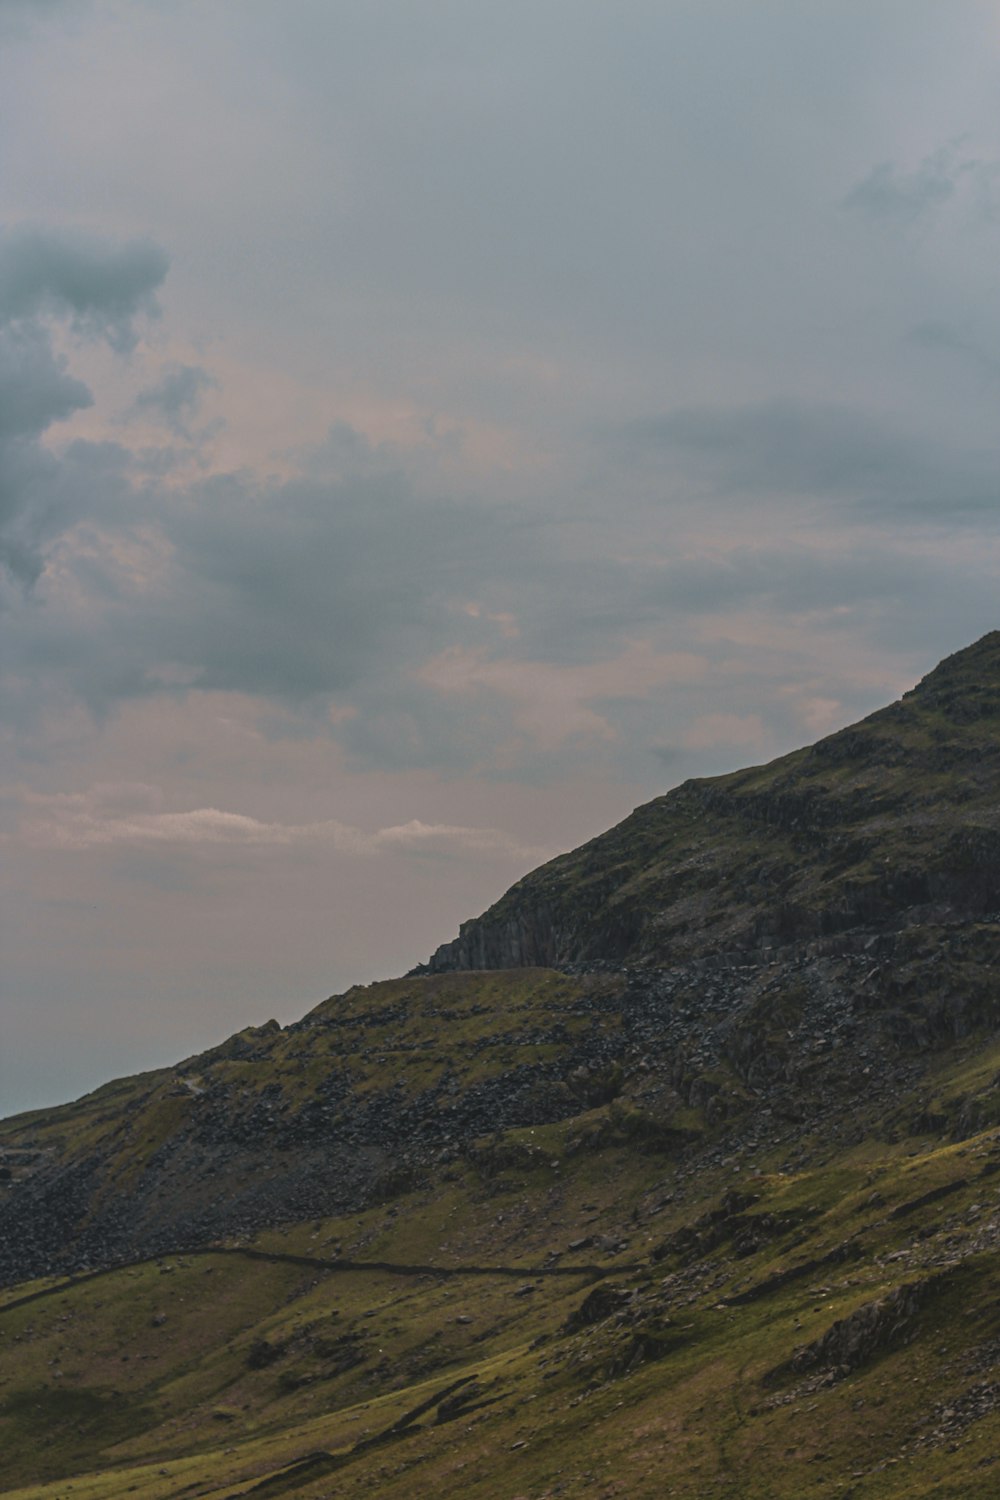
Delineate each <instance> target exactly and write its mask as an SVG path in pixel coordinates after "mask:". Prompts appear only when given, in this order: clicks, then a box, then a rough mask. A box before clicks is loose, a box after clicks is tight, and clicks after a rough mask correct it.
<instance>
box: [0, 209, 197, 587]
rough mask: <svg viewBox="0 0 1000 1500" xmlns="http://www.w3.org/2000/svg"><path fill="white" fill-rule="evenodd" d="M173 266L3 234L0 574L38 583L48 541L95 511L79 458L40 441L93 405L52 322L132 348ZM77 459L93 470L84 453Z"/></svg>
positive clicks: (39, 236)
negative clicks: (88, 502)
mask: <svg viewBox="0 0 1000 1500" xmlns="http://www.w3.org/2000/svg"><path fill="white" fill-rule="evenodd" d="M167 264H168V262H167V257H166V256H165V255H164V253H163V251H161V250H159V249H158V248H157V247H156V246H154V245H150V244H146V243H134V244H130V245H124V246H115V245H112V244H101V243H99V242H97V241H95V240H92V239H89V238H86V237H84V236H80V235H77V234H66V233H58V234H56V233H51V232H49V231H43V230H39V229H33V228H28V227H20V228H16V229H13V230H9V231H7V232H6V233H4V234H3V235H0V570H3V569H6V571H7V572H8V574H9V575H11V576H12V577H14V578H15V579H17V580H19V581H20V582H22V583H31V582H33V581H34V580H35V579H36V578H37V577H38V574H39V572H40V570H41V567H42V548H43V546H44V544H45V543H46V542H47V541H51V540H52V538H53V537H55V536H57V535H58V534H59V532H60V531H61V530H62V529H63V528H64V527H65V526H67V525H70V524H72V522H73V521H74V519H77V518H79V517H82V516H85V515H87V514H88V511H87V509H86V508H85V506H84V505H83V503H82V502H83V501H84V500H85V498H86V495H87V491H88V485H87V483H86V475H85V474H83V475H81V476H80V483H79V485H76V484H74V482H73V481H74V473H73V470H74V462H73V454H70V455H69V456H68V459H67V460H65V461H63V462H58V461H57V460H56V459H55V458H54V457H53V455H52V454H51V453H50V452H49V451H48V450H47V449H46V448H45V447H43V446H42V445H41V443H40V441H39V440H40V439H41V438H42V437H43V436H44V434H45V433H46V432H47V430H48V429H49V428H50V427H51V426H52V424H53V423H55V422H58V421H61V420H63V419H65V418H67V417H70V416H72V414H73V413H74V412H76V411H80V410H82V409H83V408H85V407H87V406H90V405H91V404H92V397H91V394H90V391H89V390H88V388H87V387H86V386H85V385H84V384H83V383H82V381H80V380H77V379H76V378H75V377H74V376H73V375H71V374H70V373H69V372H68V370H67V367H66V361H65V358H64V357H63V356H62V355H61V354H59V353H57V352H56V351H55V349H54V347H53V343H52V335H51V330H50V326H49V325H50V320H53V319H55V320H59V321H63V322H68V323H69V324H70V326H71V327H72V329H73V331H74V332H75V333H76V334H77V335H78V336H79V337H81V338H84V339H103V340H105V341H107V342H108V343H109V344H110V345H111V346H112V348H114V349H116V350H117V351H119V352H123V351H127V350H129V349H131V348H133V347H134V345H135V341H136V331H135V320H136V318H137V317H138V316H140V315H142V314H146V315H148V314H151V313H155V311H156V303H155V293H156V289H157V288H158V287H159V285H160V283H161V282H162V281H163V278H164V276H165V275H166V271H167ZM94 457H95V455H91V456H90V460H92V459H93V458H94ZM76 458H77V460H78V461H80V462H82V465H83V468H84V470H86V469H87V468H92V467H93V464H92V462H91V461H90V460H84V459H83V455H82V453H81V451H80V450H77V452H76ZM98 462H99V463H100V464H102V465H103V463H104V457H101V458H100V459H99V460H98Z"/></svg>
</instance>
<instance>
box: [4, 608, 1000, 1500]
mask: <svg viewBox="0 0 1000 1500" xmlns="http://www.w3.org/2000/svg"><path fill="white" fill-rule="evenodd" d="M998 796H1000V635H997V634H994V635H990V636H987V637H985V638H984V640H983V641H981V642H979V643H978V644H977V645H976V646H974V647H971V648H969V650H968V651H965V652H960V653H959V654H958V655H957V656H955V657H952V658H950V659H949V660H948V661H946V662H944V663H942V664H941V666H940V667H939V668H937V669H936V670H935V671H934V672H932V673H931V674H930V675H929V676H928V677H927V678H925V679H924V681H923V682H922V683H921V684H920V686H919V687H918V688H917V689H915V690H914V692H913V693H911V694H908V695H907V697H906V698H904V699H903V701H902V702H901V703H899V704H896V705H893V706H892V707H891V708H888V709H885V710H882V711H881V712H880V713H878V714H874V715H872V716H871V717H870V718H869V719H867V720H865V721H864V722H863V723H862V724H860V725H858V726H856V727H855V728H853V729H850V730H845V731H842V732H841V733H840V734H838V735H833V736H831V737H829V738H828V739H826V740H824V741H822V742H820V744H818V745H817V746H815V747H813V748H812V749H810V750H803V751H799V752H796V753H795V754H794V755H791V756H787V757H784V758H783V759H782V760H779V761H776V762H774V763H773V764H772V765H770V766H767V767H763V768H757V769H754V770H750V771H745V772H740V773H738V774H736V775H734V776H728V777H720V778H715V779H713V780H711V781H700V782H691V783H687V784H686V785H685V786H684V787H681V788H678V789H677V790H676V791H675V792H672V793H670V794H668V795H667V796H666V797H663V798H660V799H658V800H657V801H656V802H653V803H651V804H650V805H649V806H648V807H645V808H640V809H638V811H637V812H636V813H634V814H633V815H632V817H631V818H630V819H627V820H626V821H625V823H623V824H621V825H620V826H619V827H618V828H616V829H614V830H612V831H611V832H610V833H609V834H606V835H604V836H603V837H602V838H600V839H597V840H594V841H593V842H592V843H591V844H589V845H587V846H585V847H584V848H583V849H581V850H577V851H576V852H575V853H573V854H570V855H566V856H564V857H563V858H562V859H560V860H556V861H554V862H553V863H552V864H550V865H547V866H545V867H544V868H543V869H542V870H539V871H536V872H535V873H534V874H533V875H531V876H529V877H527V879H526V880H524V881H522V882H520V883H519V885H517V886H515V887H514V888H513V890H512V891H510V892H508V894H507V895H506V896H505V897H504V898H503V899H502V900H501V901H500V902H498V903H497V905H496V906H495V907H494V908H492V909H491V911H490V912H487V913H486V914H485V915H484V916H483V917H482V918H480V919H478V921H477V922H473V923H469V924H466V925H465V927H464V928H463V930H462V934H461V936H460V938H459V939H458V940H457V941H456V942H455V943H453V944H450V945H446V947H445V948H444V949H441V950H439V951H438V953H437V954H436V955H435V957H434V959H433V960H432V963H431V965H430V966H427V967H426V968H425V969H424V970H423V971H422V972H415V973H414V974H413V975H410V976H407V977H406V978H404V979H400V980H392V981H387V982H385V983H383V984H377V985H371V986H368V987H365V988H358V989H355V990H352V991H350V992H348V994H346V995H343V996H337V997H333V998H332V999H330V1000H328V1001H325V1002H324V1003H323V1004H322V1005H320V1006H318V1007H317V1008H316V1009H315V1010H314V1011H312V1012H311V1013H310V1014H309V1015H308V1016H306V1017H305V1018H304V1019H303V1020H302V1021H301V1022H298V1023H297V1024H295V1025H293V1026H289V1027H286V1028H281V1027H280V1026H278V1025H277V1024H276V1023H274V1022H270V1023H268V1024H267V1025H266V1026H262V1027H250V1028H248V1029H247V1030H246V1031H244V1032H241V1033H240V1034H238V1035H237V1036H235V1037H233V1038H231V1039H230V1040H229V1041H228V1042H226V1043H224V1044H223V1045H222V1046H221V1047H217V1048H214V1049H212V1050H210V1051H209V1052H207V1053H203V1054H201V1055H199V1056H197V1057H192V1058H189V1059H187V1060H186V1061H185V1062H183V1063H181V1064H179V1065H178V1066H177V1067H176V1068H173V1069H164V1070H161V1071H159V1072H157V1073H151V1074H146V1075H142V1076H140V1077H138V1078H134V1079H124V1080H119V1081H118V1082H117V1083H114V1084H109V1085H108V1086H106V1087H105V1088H104V1089H100V1090H98V1091H97V1092H96V1093H95V1094H93V1095H90V1096H88V1097H87V1098H85V1099H82V1100H79V1101H77V1102H76V1103H75V1104H72V1105H67V1106H64V1107H62V1108H59V1109H53V1110H46V1111H39V1112H36V1113H35V1114H32V1115H27V1116H21V1117H18V1118H15V1119H13V1120H9V1121H5V1122H0V1280H2V1281H3V1282H5V1283H6V1284H7V1288H8V1289H7V1290H6V1291H5V1292H2V1293H0V1452H2V1453H3V1455H4V1459H3V1465H2V1472H3V1478H2V1479H0V1490H2V1492H3V1493H10V1494H16V1495H18V1496H21V1497H22V1500H29V1497H30V1500H57V1497H58V1500H65V1497H66V1496H67V1495H68V1494H69V1492H70V1489H72V1495H73V1497H74V1500H79V1497H80V1496H85V1497H88V1500H114V1497H118V1496H123V1497H124V1496H125V1495H136V1496H138V1497H139V1500H143V1497H148V1500H168V1497H171V1500H173V1497H176V1496H181V1495H184V1496H189V1497H192V1500H193V1497H195V1496H214V1497H217V1500H224V1497H227V1500H228V1497H235V1496H237V1495H244V1494H258V1495H261V1496H264V1497H266V1496H269V1495H274V1496H279V1495H295V1496H301V1497H303V1500H321V1497H324V1496H330V1495H333V1494H336V1495H337V1496H341V1495H350V1494H357V1495H359V1496H360V1495H372V1494H376V1495H379V1496H386V1497H398V1500H412V1496H413V1495H414V1494H431V1493H434V1494H440V1495H441V1496H442V1497H447V1496H456V1497H458V1496H459V1495H461V1496H462V1497H467V1496H468V1497H482V1500H514V1497H515V1496H523V1495H530V1496H532V1497H533V1500H542V1497H547V1496H555V1495H563V1496H569V1495H572V1496H573V1497H574V1500H575V1497H578V1496H579V1497H583V1500H591V1497H593V1500H597V1497H602V1500H607V1497H610V1496H612V1495H622V1496H628V1497H630V1500H631V1497H640V1500H643V1497H647V1496H648V1497H650V1500H652V1497H653V1496H656V1497H659V1496H661V1495H663V1494H664V1493H673V1494H675V1495H678V1496H686V1497H690V1500H703V1497H706V1496H732V1497H734V1500H735V1497H737V1496H738V1497H740V1500H744V1497H748V1496H750V1497H752V1496H759V1497H761V1500H764V1497H778V1500H782V1497H788V1500H792V1497H796V1500H797V1497H798V1496H800V1495H802V1494H803V1493H807V1492H808V1493H811V1494H815V1495H817V1496H824V1497H829V1500H834V1497H837V1500H844V1497H846V1496H847V1495H850V1496H852V1497H862V1496H864V1497H868V1496H870V1497H872V1500H875V1497H900V1500H902V1497H904V1496H905V1497H910V1496H918V1497H920V1496H928V1497H930V1496H931V1495H933V1496H934V1497H936V1500H941V1497H954V1500H960V1497H961V1500H965V1497H983V1500H985V1497H992V1496H994V1495H995V1494H996V1493H997V1485H998V1483H1000V1480H998V1474H1000V1258H998V1242H1000V1197H998V1191H997V1189H998V1184H1000V1036H998V1027H1000V985H998V981H997V974H998V960H1000V917H998V916H997V908H998V907H1000V890H998V883H1000V860H998V859H997V854H998V852H1000V847H998V844H997V839H998V829H1000V818H998V811H997V809H998V806H1000V803H998ZM543 959H544V960H545V964H546V965H548V966H543V965H542V964H541V960H543ZM473 964H478V965H480V967H479V968H472V967H470V965H473ZM501 964H508V965H514V967H507V968H502V967H497V965H501ZM18 1486H20V1488H18Z"/></svg>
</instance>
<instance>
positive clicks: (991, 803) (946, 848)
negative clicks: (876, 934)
mask: <svg viewBox="0 0 1000 1500" xmlns="http://www.w3.org/2000/svg"><path fill="white" fill-rule="evenodd" d="M998 797H1000V632H996V631H994V632H992V633H991V634H989V635H987V636H984V637H983V639H982V640H980V641H978V642H977V643H976V644H975V645H974V646H970V647H968V648H967V649H966V650H964V651H960V652H958V653H957V654H956V655H954V656H951V657H949V658H948V659H947V660H946V661H943V662H942V663H941V664H940V666H938V667H937V668H935V670H934V671H933V672H931V673H930V674H929V676H927V677H926V678H924V680H923V681H922V682H921V683H920V684H919V686H918V687H916V688H915V689H914V690H913V691H912V692H911V693H907V694H906V696H905V697H904V698H903V699H902V701H901V702H899V703H894V704H892V705H891V706H890V707H888V708H884V709H882V710H880V711H879V712H878V713H874V714H872V715H871V716H870V717H869V718H867V719H864V720H863V721H862V722H861V723H860V724H856V725H854V726H853V727H852V728H849V729H843V730H841V731H840V732H839V733H837V734H833V735H830V736H829V737H828V738H826V739H823V740H820V741H819V743H818V744H816V745H813V746H811V747H810V748H808V749H804V750H798V751H795V752H794V753H793V754H791V755H786V756H783V757H782V758H781V759H780V760H776V761H774V762H772V763H771V764H770V765H767V766H763V767H757V768H755V769H752V770H747V771H738V772H736V773H734V774H733V775H730V776H721V777H713V778H711V779H709V780H701V781H697V780H696V781H687V782H685V783H684V785H683V786H680V787H678V788H676V790H674V791H672V792H669V793H667V795H666V796H664V797H658V798H657V799H656V800H655V801H653V802H650V803H648V804H647V805H646V806H644V807H640V808H638V809H637V810H636V811H635V812H634V813H632V815H631V816H630V817H628V818H626V819H625V821H624V822H623V823H620V824H619V825H618V827H617V828H613V829H612V830H611V831H610V832H609V833H606V834H604V835H602V836H601V837H599V838H596V839H593V840H591V842H590V843H588V844H584V845H583V847H582V848H580V849H576V850H574V851H573V853H571V854H565V855H562V856H561V857H559V858H558V859H554V860H552V861H551V862H550V863H549V864H547V865H544V866H543V867H542V868H541V869H539V870H536V871H534V873H532V874H531V875H528V876H526V877H525V878H524V879H523V880H521V881H519V882H518V884H517V885H515V886H513V887H512V889H511V890H509V891H508V892H507V894H506V895H505V896H503V897H502V898H501V900H500V901H498V902H497V903H496V905H495V906H492V907H491V908H490V909H489V911H487V912H486V913H485V914H484V915H483V916H482V917H479V918H477V919H475V920H473V921H470V922H466V923H464V924H463V926H462V929H461V933H460V935H459V937H458V938H457V939H456V940H455V941H454V942H451V943H446V944H444V945H443V946H442V947H441V948H439V949H438V950H437V952H436V953H435V954H434V956H433V957H432V958H431V960H430V962H429V964H428V965H427V968H428V970H429V971H431V972H441V971H444V970H448V969H483V968H509V967H512V966H516V965H520V964H555V965H561V964H573V963H581V962H583V963H586V962H593V961H605V962H611V963H615V964H637V963H638V964H649V965H663V964H669V963H673V962H675V961H678V960H684V959H689V958H691V957H695V956H699V955H705V954H715V955H717V954H719V953H721V952H730V953H732V954H734V955H736V954H739V955H745V954H748V953H751V954H752V953H753V952H755V951H757V950H759V949H761V948H762V947H764V948H766V947H772V946H775V945H779V944H784V943H787V942H789V941H793V940H801V939H823V938H826V937H829V936H831V935H838V936H841V937H842V935H844V934H847V933H850V932H852V931H865V930H873V929H876V928H877V929H878V930H879V931H880V932H885V931H886V930H889V929H898V928H900V927H902V926H905V925H912V924H914V923H916V922H924V921H926V920H931V921H935V922H942V921H951V920H966V919H968V918H970V917H973V916H976V915H982V914H984V913H989V912H992V911H993V910H995V909H996V907H997V906H998V905H1000V807H998Z"/></svg>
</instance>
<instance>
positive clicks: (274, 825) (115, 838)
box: [15, 785, 554, 863]
mask: <svg viewBox="0 0 1000 1500" xmlns="http://www.w3.org/2000/svg"><path fill="white" fill-rule="evenodd" d="M20 799H21V801H22V803H23V804H24V806H25V809H26V815H25V817H24V818H23V819H22V821H21V824H20V826H19V829H18V831H17V834H16V835H15V838H16V841H17V842H20V843H21V844H23V845H24V846H25V847H27V848H31V849H48V850H65V851H69V850H87V849H89V850H94V849H102V848H109V847H122V846H125V847H140V848H146V849H152V848H157V847H160V848H174V849H184V848H212V847H219V846H222V847H226V848H238V849H243V850H248V851H250V850H263V849H269V848H270V849H273V848H279V849H287V848H290V847H292V846H302V845H317V846H321V847H326V848H328V849H330V850H331V851H333V852H336V853H338V854H348V855H357V856H361V857H366V858H367V857H371V856H373V855H379V854H403V855H424V856H439V857H449V856H450V857H461V856H463V855H471V856H476V857H480V858H481V857H487V858H498V859H505V860H513V861H517V862H519V863H523V862H524V861H526V860H529V861H530V860H537V859H541V858H544V857H546V856H547V855H549V854H551V853H553V852H554V851H552V850H549V849H546V848H544V847H542V846H539V845H530V844H524V843H521V842H519V841H518V840H516V839H514V838H512V837H511V836H510V835H508V834H506V833H504V832H503V831H502V830H501V829H498V828H470V827H463V826H461V825H458V824H452V823H425V822H422V821H421V820H420V819H418V818H412V819H411V820H410V821H409V822H407V823H398V824H392V825H390V826H388V827H385V828H376V829H363V828H357V827H354V826H353V825H351V824H349V823H343V822H340V821H339V820H338V819H335V818H327V819H323V820H321V821H318V822H315V823H281V822H269V821H263V820H261V819H259V818H253V817H249V816H247V815H246V814H245V813H236V812H226V811H224V810H223V809H221V808H217V807H196V808H191V809H188V810H186V811H183V812H167V811H163V810H162V808H161V807H160V806H159V804H160V803H161V802H162V800H163V799H162V794H161V793H160V791H159V789H158V788H155V787H145V786H141V785H138V786H137V785H131V786H123V787H113V786H110V787H109V786H98V787H94V788H92V789H91V790H89V791H87V792H79V793H56V794H53V795H43V794H39V793H36V792H28V791H25V792H22V793H21V794H20Z"/></svg>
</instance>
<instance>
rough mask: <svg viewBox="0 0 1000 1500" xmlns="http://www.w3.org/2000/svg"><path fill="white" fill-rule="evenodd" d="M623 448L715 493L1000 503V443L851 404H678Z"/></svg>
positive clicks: (949, 507) (923, 504)
mask: <svg viewBox="0 0 1000 1500" xmlns="http://www.w3.org/2000/svg"><path fill="white" fill-rule="evenodd" d="M619 442H620V445H621V451H622V452H623V453H624V452H625V451H627V450H628V449H629V448H631V450H632V453H633V455H634V456H635V457H637V458H640V459H642V458H646V459H648V458H649V457H650V456H654V455H655V456H658V459H659V461H660V462H661V463H662V462H664V461H666V460H669V461H670V462H672V463H673V464H675V465H677V466H678V467H679V468H680V469H682V470H684V469H685V468H686V469H688V470H690V471H692V472H694V473H695V474H696V475H699V476H700V477H701V478H702V479H703V480H707V481H708V482H709V483H710V484H711V485H712V486H713V487H714V488H715V490H716V492H717V493H719V494H721V495H727V494H728V495H731V496H732V495H739V494H754V495H768V494H770V495H788V496H801V497H805V498H810V497H813V498H816V499H819V500H833V501H836V500H840V501H844V502H847V503H851V504H853V505H855V506H856V507H857V509H858V510H859V512H861V513H862V514H863V513H865V512H868V513H870V514H880V513H884V512H886V511H912V512H914V513H915V514H921V515H924V516H925V517H927V518H929V519H941V520H957V519H961V518H962V517H963V516H965V517H972V518H975V517H981V516H983V515H984V513H985V514H989V513H992V512H994V511H998V510H1000V450H998V449H996V448H995V447H990V448H985V449H979V450H976V449H960V448H958V447H957V446H955V445H954V444H951V443H949V442H947V441H945V440H943V439H939V440H935V439H934V438H933V437H932V436H930V435H928V434H926V433H912V432H906V431H901V430H898V429H897V428H896V427H894V426H892V425H891V424H890V423H888V422H886V421H882V420H880V419H879V418H877V417H874V416H869V415H867V414H866V413H864V412H860V411H855V410H852V409H851V408H850V407H842V406H834V405H826V404H808V403H806V402H800V401H792V400H774V401H767V402H759V403H754V404H751V405H745V406H737V407H722V408H715V407H700V408H693V409H687V410H685V409H679V410H675V411H671V412H667V413H665V414H664V415H662V416H657V417H648V418H644V419H642V420H639V421H636V422H632V423H629V424H628V425H627V426H626V427H625V428H624V429H623V431H622V433H621V435H620V439H619Z"/></svg>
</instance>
